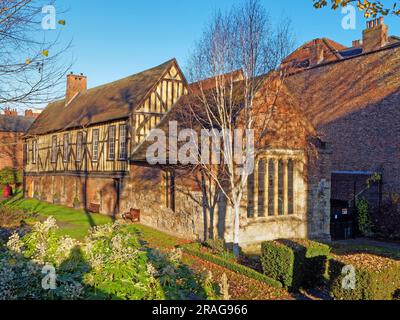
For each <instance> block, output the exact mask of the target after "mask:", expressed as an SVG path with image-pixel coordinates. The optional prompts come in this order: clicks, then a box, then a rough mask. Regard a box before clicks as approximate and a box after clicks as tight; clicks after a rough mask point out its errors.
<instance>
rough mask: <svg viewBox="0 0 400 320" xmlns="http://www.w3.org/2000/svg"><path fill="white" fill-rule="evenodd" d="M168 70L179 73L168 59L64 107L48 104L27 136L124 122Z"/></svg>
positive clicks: (77, 98) (100, 87)
mask: <svg viewBox="0 0 400 320" xmlns="http://www.w3.org/2000/svg"><path fill="white" fill-rule="evenodd" d="M172 66H175V67H176V69H177V70H179V66H178V64H177V62H176V60H175V59H172V60H169V61H167V62H165V63H163V64H161V65H159V66H157V67H154V68H151V69H148V70H145V71H142V72H140V73H137V74H134V75H132V76H129V77H127V78H124V79H121V80H118V81H115V82H112V83H108V84H105V85H102V86H99V87H96V88H93V89H89V90H87V91H86V92H84V93H81V94H79V95H78V96H77V97H76V98H75V99H74V100H73V101H71V103H69V104H68V105H67V106H66V105H65V100H61V101H57V102H54V103H51V104H49V105H48V107H47V108H46V109H45V110H44V111H43V112H42V114H41V115H40V116H39V117H38V119H36V121H35V122H34V123H33V125H32V126H31V128H30V130H29V131H28V133H27V134H28V135H41V134H47V133H51V132H57V131H64V130H67V129H72V128H78V127H87V126H90V125H93V124H96V123H103V122H108V121H113V120H119V119H123V118H127V117H129V115H130V114H131V113H132V112H133V111H134V110H135V108H137V107H138V106H139V105H140V104H141V103H142V101H143V100H144V99H146V96H147V95H148V94H149V92H150V91H151V90H152V89H153V88H154V86H156V85H157V83H158V82H159V81H160V79H161V78H162V77H163V76H164V75H165V74H166V73H167V72H168V71H169V70H170V68H171V67H172Z"/></svg>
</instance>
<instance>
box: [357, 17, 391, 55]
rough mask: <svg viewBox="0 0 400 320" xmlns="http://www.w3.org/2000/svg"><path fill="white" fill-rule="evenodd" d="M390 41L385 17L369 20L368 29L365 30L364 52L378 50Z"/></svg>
mask: <svg viewBox="0 0 400 320" xmlns="http://www.w3.org/2000/svg"><path fill="white" fill-rule="evenodd" d="M387 43H388V27H387V25H385V23H384V21H383V17H381V18H379V19H374V20H371V21H367V29H365V30H364V31H363V46H362V47H363V52H371V51H375V50H378V49H380V48H382V47H383V46H385V45H386V44H387Z"/></svg>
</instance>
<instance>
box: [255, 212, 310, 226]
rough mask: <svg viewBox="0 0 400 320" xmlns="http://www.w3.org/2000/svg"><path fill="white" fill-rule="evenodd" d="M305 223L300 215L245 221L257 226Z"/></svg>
mask: <svg viewBox="0 0 400 320" xmlns="http://www.w3.org/2000/svg"><path fill="white" fill-rule="evenodd" d="M284 221H288V222H293V221H297V222H305V219H304V218H303V215H300V214H295V215H291V216H273V217H258V218H248V219H247V222H248V223H247V224H248V225H252V224H258V223H270V222H284Z"/></svg>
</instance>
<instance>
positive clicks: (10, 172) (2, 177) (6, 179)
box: [0, 168, 22, 185]
mask: <svg viewBox="0 0 400 320" xmlns="http://www.w3.org/2000/svg"><path fill="white" fill-rule="evenodd" d="M20 183H22V171H21V170H17V169H13V168H4V169H1V170H0V184H1V185H6V184H20Z"/></svg>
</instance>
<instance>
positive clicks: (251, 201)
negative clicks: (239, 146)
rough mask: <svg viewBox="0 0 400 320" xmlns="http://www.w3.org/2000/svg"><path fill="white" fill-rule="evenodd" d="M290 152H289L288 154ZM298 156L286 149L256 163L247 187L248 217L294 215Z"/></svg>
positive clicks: (266, 156)
mask: <svg viewBox="0 0 400 320" xmlns="http://www.w3.org/2000/svg"><path fill="white" fill-rule="evenodd" d="M292 153H293V154H292ZM301 159H302V156H301V155H300V156H299V155H298V154H296V153H294V152H290V151H288V152H287V153H285V152H284V151H280V152H271V155H265V156H263V157H260V159H258V161H257V162H256V166H255V172H254V173H253V174H252V175H250V176H249V180H248V187H247V202H248V203H247V216H248V218H250V219H252V218H263V217H279V216H290V215H295V214H296V213H297V212H296V207H297V206H296V201H299V199H296V181H297V179H300V175H299V174H297V172H298V164H299V163H300V162H301Z"/></svg>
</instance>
